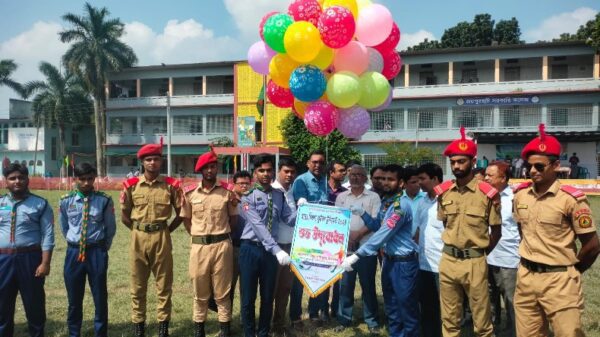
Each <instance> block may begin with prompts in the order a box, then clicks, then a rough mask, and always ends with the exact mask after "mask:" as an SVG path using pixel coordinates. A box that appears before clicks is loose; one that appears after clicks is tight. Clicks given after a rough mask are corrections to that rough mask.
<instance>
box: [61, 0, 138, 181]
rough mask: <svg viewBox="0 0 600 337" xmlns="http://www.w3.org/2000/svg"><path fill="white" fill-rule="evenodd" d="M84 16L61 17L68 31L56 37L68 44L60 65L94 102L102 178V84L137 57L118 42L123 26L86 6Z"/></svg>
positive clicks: (105, 10)
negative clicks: (69, 72)
mask: <svg viewBox="0 0 600 337" xmlns="http://www.w3.org/2000/svg"><path fill="white" fill-rule="evenodd" d="M84 12H85V15H84V16H79V15H76V14H72V13H67V14H65V15H63V17H62V18H63V20H65V21H66V22H67V23H69V24H71V25H72V27H71V29H66V30H64V31H62V32H60V33H59V36H60V40H61V41H62V42H65V43H72V44H71V46H70V47H69V50H67V52H66V53H65V55H63V62H64V63H65V65H66V66H67V68H68V69H69V70H70V71H72V72H73V73H76V74H78V75H79V76H80V77H81V78H82V79H83V81H84V83H85V86H86V90H87V91H88V93H89V94H90V95H91V96H92V99H93V101H94V124H95V127H96V161H97V165H98V171H99V174H100V175H101V176H104V175H106V166H105V163H104V147H103V146H102V145H103V144H104V138H105V135H106V113H105V111H104V107H105V101H106V97H105V95H104V84H105V83H106V80H107V77H108V73H109V72H113V71H120V70H121V69H123V68H126V67H131V66H133V65H134V64H135V63H137V56H136V55H135V52H134V51H133V49H131V47H129V46H128V45H126V44H125V43H123V42H121V41H120V40H119V38H120V37H121V36H122V35H123V30H124V24H123V23H121V21H120V20H119V19H112V18H109V17H108V16H109V15H110V13H109V12H108V10H107V9H106V8H105V7H103V8H100V9H98V8H95V7H93V6H92V5H90V4H89V3H86V4H85V6H84Z"/></svg>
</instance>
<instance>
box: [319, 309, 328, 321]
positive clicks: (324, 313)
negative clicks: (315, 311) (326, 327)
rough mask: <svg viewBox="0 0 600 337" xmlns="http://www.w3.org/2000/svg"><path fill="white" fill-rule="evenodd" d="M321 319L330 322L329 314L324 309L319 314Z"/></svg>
mask: <svg viewBox="0 0 600 337" xmlns="http://www.w3.org/2000/svg"><path fill="white" fill-rule="evenodd" d="M319 319H320V320H321V321H323V323H325V324H327V323H329V314H328V313H327V312H326V311H322V312H321V313H320V314H319Z"/></svg>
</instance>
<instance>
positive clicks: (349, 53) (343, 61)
mask: <svg viewBox="0 0 600 337" xmlns="http://www.w3.org/2000/svg"><path fill="white" fill-rule="evenodd" d="M333 67H334V68H335V71H336V72H337V71H342V70H346V71H351V72H353V73H355V74H356V75H360V74H362V73H363V72H365V70H367V68H368V67H369V51H368V50H367V47H365V45H363V44H362V43H360V42H358V41H350V42H349V43H348V44H347V45H346V46H345V47H343V48H340V49H338V50H336V51H335V56H334V58H333Z"/></svg>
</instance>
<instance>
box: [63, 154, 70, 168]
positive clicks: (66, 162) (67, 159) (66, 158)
mask: <svg viewBox="0 0 600 337" xmlns="http://www.w3.org/2000/svg"><path fill="white" fill-rule="evenodd" d="M64 162H65V166H66V167H69V163H70V160H69V155H66V156H65V160H64Z"/></svg>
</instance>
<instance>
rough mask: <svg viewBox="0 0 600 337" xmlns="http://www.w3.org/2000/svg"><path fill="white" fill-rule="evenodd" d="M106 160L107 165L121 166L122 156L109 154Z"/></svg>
mask: <svg viewBox="0 0 600 337" xmlns="http://www.w3.org/2000/svg"><path fill="white" fill-rule="evenodd" d="M108 162H109V165H110V166H113V167H120V166H123V158H122V157H117V156H110V157H108Z"/></svg>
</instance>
